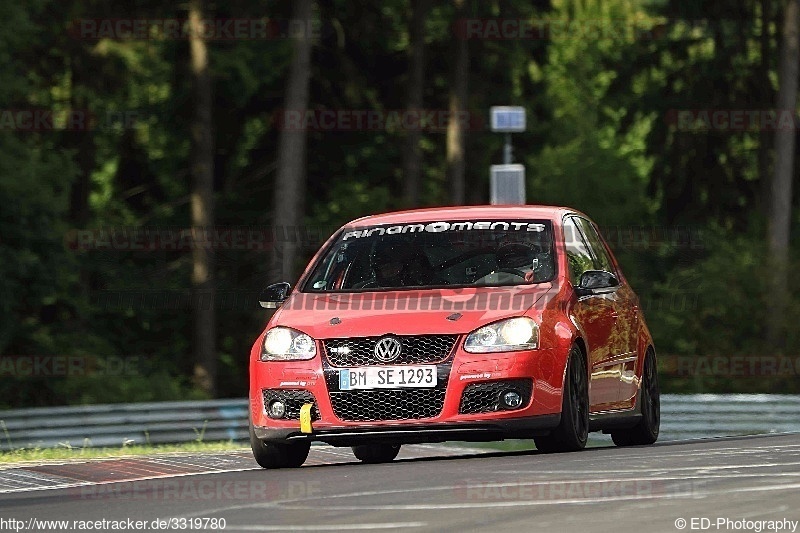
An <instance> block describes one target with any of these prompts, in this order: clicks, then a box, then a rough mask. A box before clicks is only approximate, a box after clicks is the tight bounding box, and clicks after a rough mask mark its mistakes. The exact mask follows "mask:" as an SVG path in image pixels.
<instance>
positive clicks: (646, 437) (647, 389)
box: [611, 350, 661, 446]
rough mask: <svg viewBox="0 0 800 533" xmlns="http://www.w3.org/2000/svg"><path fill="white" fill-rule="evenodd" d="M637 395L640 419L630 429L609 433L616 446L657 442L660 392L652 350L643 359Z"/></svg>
mask: <svg viewBox="0 0 800 533" xmlns="http://www.w3.org/2000/svg"><path fill="white" fill-rule="evenodd" d="M639 394H640V398H639V402H640V405H641V408H642V419H641V420H640V421H639V423H638V424H636V425H635V426H634V427H632V428H630V429H620V430H617V431H612V432H611V440H613V441H614V444H616V445H617V446H635V445H647V444H653V443H654V442H655V441H656V440H658V430H659V426H660V425H661V391H660V389H659V386H658V365H657V364H656V356H655V353H653V351H652V350H649V351H648V352H647V355H645V358H644V368H643V369H642V386H641V388H640V389H639Z"/></svg>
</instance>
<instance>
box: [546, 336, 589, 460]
mask: <svg viewBox="0 0 800 533" xmlns="http://www.w3.org/2000/svg"><path fill="white" fill-rule="evenodd" d="M567 365H568V366H567V374H566V379H565V380H564V394H563V395H562V396H563V401H562V404H561V422H560V423H559V424H558V427H556V429H554V430H553V432H552V433H550V435H547V436H546V437H535V438H534V439H533V441H534V442H535V443H536V449H537V450H539V451H540V452H544V453H551V452H576V451H578V450H582V449H583V448H585V447H586V440H587V439H588V438H589V387H588V380H587V377H586V358H585V357H584V355H583V352H582V351H581V349H580V348H578V346H573V347H572V350H571V351H570V356H569V361H568V362H567Z"/></svg>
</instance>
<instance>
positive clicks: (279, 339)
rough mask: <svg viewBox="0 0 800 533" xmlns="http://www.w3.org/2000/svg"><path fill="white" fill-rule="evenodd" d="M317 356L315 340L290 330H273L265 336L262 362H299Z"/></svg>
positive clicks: (279, 328)
mask: <svg viewBox="0 0 800 533" xmlns="http://www.w3.org/2000/svg"><path fill="white" fill-rule="evenodd" d="M315 355H317V346H316V344H315V343H314V339H312V338H311V337H309V336H308V335H306V334H305V333H301V332H299V331H295V330H293V329H289V328H281V327H278V328H272V329H271V330H269V331H267V334H266V335H264V344H263V347H262V350H261V360H262V361H298V360H303V359H312V358H313V357H314V356H315Z"/></svg>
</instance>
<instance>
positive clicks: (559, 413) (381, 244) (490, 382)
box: [250, 206, 660, 468]
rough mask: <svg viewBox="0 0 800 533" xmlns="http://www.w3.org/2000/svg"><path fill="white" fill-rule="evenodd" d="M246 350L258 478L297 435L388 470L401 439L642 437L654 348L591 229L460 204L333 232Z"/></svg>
mask: <svg viewBox="0 0 800 533" xmlns="http://www.w3.org/2000/svg"><path fill="white" fill-rule="evenodd" d="M260 302H261V305H262V306H263V307H279V309H278V311H277V312H276V313H275V314H274V316H273V317H272V319H271V320H270V321H269V323H268V324H267V326H266V328H265V330H264V332H262V334H261V335H259V337H258V339H257V340H256V342H255V344H254V345H253V348H252V350H251V353H250V420H251V423H250V437H251V445H252V449H253V455H254V456H255V459H256V461H257V462H258V463H259V464H260V465H261V466H263V467H264V468H279V467H297V466H300V465H302V464H303V462H304V461H305V460H306V458H307V456H308V452H309V447H310V445H311V442H312V441H321V442H325V443H328V444H331V445H334V446H352V448H353V451H354V453H355V456H356V457H357V458H358V459H360V460H361V461H364V462H369V463H378V462H386V461H391V460H392V459H394V458H395V457H396V456H397V453H398V451H399V449H400V446H401V445H402V444H409V443H423V442H442V441H447V440H459V441H492V440H502V439H506V438H533V440H534V442H535V444H536V448H537V449H538V450H540V451H542V452H560V451H577V450H581V449H582V448H584V446H585V445H586V440H587V434H588V433H589V432H590V431H603V432H604V433H610V434H611V437H612V438H613V440H614V442H615V443H616V444H617V445H620V446H624V445H631V444H651V443H653V442H655V441H656V439H657V438H658V430H659V418H660V410H659V388H658V378H657V373H656V355H655V349H654V347H653V339H652V337H651V336H650V332H649V331H648V329H647V325H646V324H645V321H644V317H643V316H642V312H641V310H640V308H639V300H638V298H637V296H636V294H635V293H634V292H633V289H631V287H630V286H629V285H628V283H627V281H626V280H625V277H624V276H623V274H622V272H621V271H620V268H619V265H618V264H617V261H616V260H615V258H614V256H613V255H612V253H611V250H610V249H609V247H608V245H607V244H606V243H605V241H604V240H603V238H602V237H601V235H600V233H599V231H598V229H597V226H596V225H595V224H594V223H592V221H591V220H589V218H588V217H586V215H584V214H582V213H580V212H578V211H575V210H573V209H568V208H563V207H546V206H480V207H476V206H472V207H453V208H439V209H421V210H413V211H404V212H397V213H389V214H384V215H377V216H370V217H365V218H360V219H358V220H355V221H353V222H351V223H349V224H347V225H345V226H344V227H342V228H341V229H340V230H339V231H338V232H336V233H335V234H334V235H333V236H332V237H331V238H330V239H329V240H328V242H327V243H325V245H324V246H323V247H322V249H321V250H320V251H319V252H318V253H317V255H316V256H315V257H314V258H313V259H312V261H311V263H310V265H309V267H308V268H307V269H306V271H305V272H304V273H303V275H302V276H301V277H300V279H299V281H298V283H297V286H296V287H295V288H294V289H292V288H291V286H290V285H289V284H288V283H278V284H275V285H271V286H270V287H268V288H267V289H265V291H264V293H262V295H261V297H260Z"/></svg>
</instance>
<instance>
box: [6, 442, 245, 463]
mask: <svg viewBox="0 0 800 533" xmlns="http://www.w3.org/2000/svg"><path fill="white" fill-rule="evenodd" d="M249 449H250V448H249V447H248V446H246V445H245V444H243V443H240V442H233V441H220V442H188V443H184V444H158V445H148V444H131V445H123V446H120V447H119V448H90V447H88V446H83V447H77V446H70V445H69V444H67V443H65V444H64V445H62V446H60V447H58V448H21V449H18V450H11V451H3V452H0V464H8V463H19V462H26V461H53V460H58V461H62V460H70V459H77V460H80V459H103V458H107V457H125V456H130V455H155V454H166V453H173V454H174V453H208V452H227V451H247V450H249Z"/></svg>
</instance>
